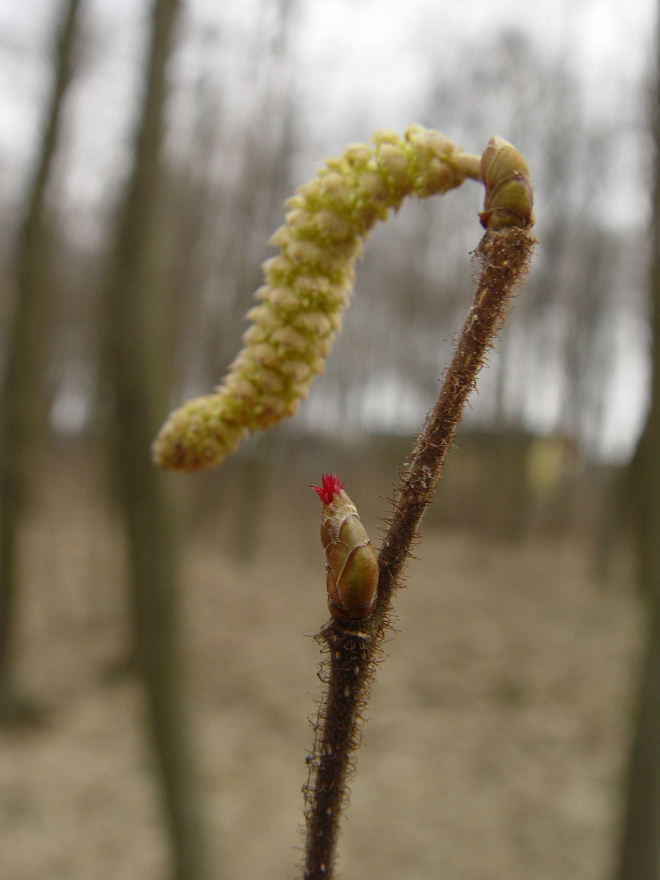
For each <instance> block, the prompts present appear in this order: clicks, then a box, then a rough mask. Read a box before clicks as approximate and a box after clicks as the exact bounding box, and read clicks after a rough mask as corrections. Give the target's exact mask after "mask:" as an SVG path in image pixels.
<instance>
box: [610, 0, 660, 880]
mask: <svg viewBox="0 0 660 880" xmlns="http://www.w3.org/2000/svg"><path fill="white" fill-rule="evenodd" d="M659 36H660V6H659V7H658V17H657V19H656V53H657V47H658V37H659ZM655 57H656V70H655V77H654V80H655V81H654V83H653V86H652V95H651V102H650V109H651V131H652V134H653V140H654V146H655V152H654V157H653V158H654V162H653V166H652V167H653V168H654V176H655V179H654V183H653V187H652V199H653V200H652V207H651V210H652V215H651V217H652V219H651V259H650V266H649V269H650V274H649V295H650V315H649V317H650V321H651V332H652V360H651V369H652V374H651V399H650V405H649V412H648V415H647V419H646V425H645V428H644V431H643V433H642V436H641V437H640V440H639V443H638V446H637V449H636V451H635V456H634V458H633V461H632V463H631V466H630V478H629V480H628V490H629V493H630V510H631V511H632V512H633V516H634V526H635V558H636V562H637V581H638V584H639V586H640V590H641V594H642V601H643V602H644V603H645V606H646V607H645V614H646V632H645V634H644V635H645V645H644V648H643V652H642V656H641V658H640V667H639V672H638V681H637V688H636V694H635V706H634V710H633V717H632V737H631V742H630V751H629V755H628V768H627V777H626V789H625V805H624V812H623V821H622V830H621V841H620V846H619V853H618V864H617V867H616V872H615V877H616V880H649V878H655V877H658V875H659V873H660V856H659V852H658V845H659V843H660V839H659V838H660V832H659V828H658V825H659V822H660V806H659V801H660V792H659V790H658V789H659V786H658V776H659V775H660V760H659V756H658V739H659V738H660V712H659V710H658V688H659V685H660V682H659V680H658V673H659V670H658V661H659V656H658V650H659V648H658V641H659V639H660V632H659V622H660V621H659V610H658V587H659V586H660V558H659V557H658V532H659V530H660V497H659V496H660V459H659V458H658V446H659V444H660V375H659V374H660V338H659V334H660V327H659V323H660V204H659V202H660V168H659V161H660V107H659V100H660V67H658V62H657V54H656V56H655Z"/></svg>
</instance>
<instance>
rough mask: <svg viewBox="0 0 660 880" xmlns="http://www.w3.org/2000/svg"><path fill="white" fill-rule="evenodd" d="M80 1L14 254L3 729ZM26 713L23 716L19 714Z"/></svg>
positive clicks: (11, 701)
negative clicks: (49, 205)
mask: <svg viewBox="0 0 660 880" xmlns="http://www.w3.org/2000/svg"><path fill="white" fill-rule="evenodd" d="M79 9H80V0H67V2H66V3H65V4H64V5H63V9H62V18H61V21H60V23H59V25H58V28H57V33H56V37H55V43H54V49H53V62H54V69H53V81H52V85H51V90H50V96H49V99H48V102H47V104H46V108H45V118H44V123H43V133H42V137H41V143H40V146H39V150H38V154H37V156H36V160H35V164H34V169H33V171H32V175H31V177H30V180H29V184H28V188H27V193H26V199H25V210H24V215H23V218H22V220H21V222H20V225H19V228H18V234H17V240H16V248H15V254H14V278H15V301H14V306H13V314H12V318H11V322H10V327H9V330H8V334H7V360H6V364H5V374H4V379H3V388H2V413H1V414H0V422H1V427H0V449H1V465H0V468H1V473H0V491H1V493H2V500H1V503H0V722H2V721H3V720H10V719H17V718H20V717H21V716H23V715H24V714H25V711H27V710H28V704H27V703H25V702H24V701H23V700H21V699H20V697H19V695H18V686H17V683H16V681H15V640H16V639H15V635H16V620H17V610H18V609H17V605H18V599H19V584H18V565H17V562H18V552H17V547H18V538H19V533H20V528H21V524H22V520H23V516H24V514H25V509H26V503H27V500H28V494H29V489H30V483H31V481H32V474H33V473H34V471H35V468H34V459H35V448H36V443H35V440H36V436H37V434H38V428H39V421H40V418H39V417H40V391H41V385H42V381H41V380H42V375H41V374H42V368H43V364H44V345H45V341H46V340H45V335H46V334H45V327H46V321H45V313H46V311H47V301H48V294H49V287H48V262H49V260H48V245H49V234H48V223H47V220H46V194H47V190H48V183H49V180H50V178H51V173H52V169H53V160H54V158H55V155H56V152H57V146H58V141H59V136H60V129H61V119H62V108H63V106H64V99H65V95H66V91H67V88H68V86H69V83H70V81H71V77H72V73H73V68H74V64H75V47H76V41H77V31H78V20H79ZM24 710H25V711H24Z"/></svg>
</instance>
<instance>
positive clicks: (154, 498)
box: [107, 0, 209, 880]
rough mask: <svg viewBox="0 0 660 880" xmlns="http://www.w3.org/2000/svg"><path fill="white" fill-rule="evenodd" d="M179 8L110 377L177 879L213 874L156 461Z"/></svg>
mask: <svg viewBox="0 0 660 880" xmlns="http://www.w3.org/2000/svg"><path fill="white" fill-rule="evenodd" d="M179 10H180V2H179V0H155V2H154V4H153V13H152V15H153V18H152V28H151V38H150V39H151V44H150V48H149V52H148V58H147V62H146V64H147V68H146V72H145V85H144V95H143V104H142V109H141V112H140V116H139V120H138V124H137V131H136V139H135V152H134V160H133V161H134V164H133V168H132V171H131V173H130V176H129V180H128V184H127V189H126V194H125V198H124V202H123V204H122V206H121V207H120V211H119V216H118V226H117V233H116V235H117V237H116V243H115V251H114V255H113V256H114V261H113V262H112V263H111V265H110V268H109V280H108V301H107V305H108V309H109V322H108V323H109V328H108V329H109V351H108V353H109V356H110V362H109V364H108V366H109V373H110V376H111V378H112V386H113V393H114V404H115V414H114V415H115V418H114V423H113V429H112V434H113V443H112V445H113V462H114V475H115V483H116V488H117V491H118V496H119V503H120V507H121V511H122V516H123V520H124V527H125V531H126V539H127V544H128V550H129V567H130V572H129V581H130V588H131V596H132V612H133V633H132V647H133V649H134V651H135V660H136V661H137V665H138V669H139V671H140V673H141V675H142V677H143V681H144V685H145V694H146V713H147V720H148V728H149V733H150V737H151V742H152V746H153V754H154V762H155V766H156V770H157V775H158V779H159V783H160V787H161V794H162V807H163V813H164V817H165V821H166V824H167V828H168V831H169V839H170V844H171V849H172V866H173V867H172V875H173V877H174V878H176V880H203V878H207V877H208V876H209V873H208V863H207V847H206V840H205V835H204V833H203V823H202V811H201V808H200V795H199V791H198V786H197V782H196V772H195V762H194V760H193V758H194V754H193V749H192V747H191V743H190V739H189V733H188V724H187V721H188V707H187V705H186V701H185V699H184V687H183V680H182V679H183V676H182V662H181V646H180V611H179V605H178V593H179V589H178V561H179V560H178V556H179V554H178V542H177V537H178V536H177V528H176V522H175V519H176V516H175V513H176V510H175V506H174V503H173V501H174V499H173V498H172V496H171V493H170V490H171V486H170V485H169V484H168V482H167V481H168V478H167V477H166V476H165V475H164V474H163V473H162V472H160V471H159V470H158V469H157V468H155V467H154V466H153V465H152V464H151V461H150V445H151V441H152V438H153V436H154V434H155V431H156V428H157V426H158V424H159V422H160V420H161V419H162V416H163V413H164V412H165V410H166V398H167V389H168V386H169V382H168V379H169V375H170V368H171V358H170V350H171V345H170V331H169V328H168V318H169V315H170V311H171V310H170V309H169V307H168V306H169V303H168V302H165V301H164V300H165V296H166V291H167V290H168V285H167V284H165V283H163V281H164V279H163V278H162V275H161V273H162V271H163V269H164V263H165V259H166V258H165V255H164V253H163V240H164V239H163V236H162V235H161V225H162V220H163V217H162V214H163V189H164V174H163V168H162V159H161V156H162V142H163V134H164V128H165V122H164V112H165V104H166V97H167V81H166V69H167V64H168V61H169V59H170V57H171V51H172V46H173V42H174V36H175V29H176V21H177V16H178V14H179Z"/></svg>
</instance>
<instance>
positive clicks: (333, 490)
mask: <svg viewBox="0 0 660 880" xmlns="http://www.w3.org/2000/svg"><path fill="white" fill-rule="evenodd" d="M343 488H344V481H343V480H342V479H341V477H339V476H337V474H323V476H322V477H321V485H320V486H310V489H313V490H314V491H315V492H316V494H317V495H318V496H319V498H320V499H321V501H322V502H323V503H324V504H332V502H333V501H334V500H335V498H336V496H337V495H339V493H340V492H341V490H342V489H343Z"/></svg>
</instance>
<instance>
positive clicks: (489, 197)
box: [479, 135, 534, 229]
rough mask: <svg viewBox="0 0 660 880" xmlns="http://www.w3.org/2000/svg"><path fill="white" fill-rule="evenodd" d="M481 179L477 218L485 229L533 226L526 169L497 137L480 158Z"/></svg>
mask: <svg viewBox="0 0 660 880" xmlns="http://www.w3.org/2000/svg"><path fill="white" fill-rule="evenodd" d="M481 178H482V180H483V182H484V185H485V187H486V197H485V202H484V210H483V212H482V213H481V214H479V218H480V220H481V224H482V226H484V227H485V228H486V229H506V228H508V227H511V226H519V227H521V228H522V229H527V228H528V227H529V226H532V225H533V224H534V214H533V211H532V209H533V205H534V195H533V191H532V185H531V183H530V179H529V166H528V165H527V162H525V160H524V159H523V157H522V155H521V154H520V153H519V152H518V150H516V148H515V147H514V146H513V145H512V144H510V143H509V142H508V141H505V140H504V138H501V137H499V136H498V135H493V137H492V138H491V139H490V140H489V141H488V144H487V145H486V149H485V150H484V152H483V155H482V157H481Z"/></svg>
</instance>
